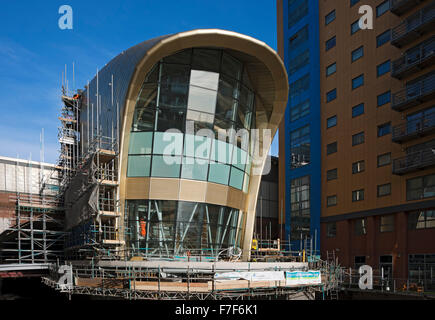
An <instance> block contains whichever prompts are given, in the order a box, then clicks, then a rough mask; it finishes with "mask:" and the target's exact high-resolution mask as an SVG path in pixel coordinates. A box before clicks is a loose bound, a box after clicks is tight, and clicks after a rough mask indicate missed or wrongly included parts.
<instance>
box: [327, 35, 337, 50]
mask: <svg viewBox="0 0 435 320" xmlns="http://www.w3.org/2000/svg"><path fill="white" fill-rule="evenodd" d="M332 42H334V44H333V45H332V46H328V44H330V43H332ZM336 46H337V37H336V36H333V37H331V38H329V39H328V40H326V41H325V51H329V50H331V49H332V48H335V47H336Z"/></svg>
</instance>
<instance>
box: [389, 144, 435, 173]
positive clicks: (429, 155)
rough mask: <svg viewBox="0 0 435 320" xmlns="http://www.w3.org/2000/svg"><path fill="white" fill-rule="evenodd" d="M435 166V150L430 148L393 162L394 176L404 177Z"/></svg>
mask: <svg viewBox="0 0 435 320" xmlns="http://www.w3.org/2000/svg"><path fill="white" fill-rule="evenodd" d="M433 165H435V149H433V148H428V149H424V150H421V151H418V152H414V153H411V154H408V155H406V156H405V157H403V158H399V159H395V160H394V162H393V174H397V175H403V174H406V173H409V172H414V171H417V170H422V169H425V168H428V167H430V166H433Z"/></svg>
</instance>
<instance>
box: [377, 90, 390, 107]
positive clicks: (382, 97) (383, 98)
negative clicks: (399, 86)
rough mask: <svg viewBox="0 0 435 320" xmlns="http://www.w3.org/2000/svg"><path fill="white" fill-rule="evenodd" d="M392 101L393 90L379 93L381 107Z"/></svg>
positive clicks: (379, 105)
mask: <svg viewBox="0 0 435 320" xmlns="http://www.w3.org/2000/svg"><path fill="white" fill-rule="evenodd" d="M390 101H391V91H387V92H384V93H382V94H380V95H378V107H381V106H383V105H385V104H387V103H390Z"/></svg>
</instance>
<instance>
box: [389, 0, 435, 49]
mask: <svg viewBox="0 0 435 320" xmlns="http://www.w3.org/2000/svg"><path fill="white" fill-rule="evenodd" d="M434 20H435V4H434V3H431V4H429V5H428V6H426V7H424V8H422V9H421V10H419V11H417V12H416V13H415V14H413V15H411V16H410V17H408V18H407V19H405V20H404V21H403V22H402V23H400V24H399V25H398V26H396V27H395V28H393V29H392V30H391V44H393V45H398V46H402V45H404V44H406V43H409V42H412V41H414V40H415V39H416V38H415V34H417V35H418V32H420V31H422V30H423V29H424V27H426V26H427V25H428V24H429V23H431V22H433V21H434Z"/></svg>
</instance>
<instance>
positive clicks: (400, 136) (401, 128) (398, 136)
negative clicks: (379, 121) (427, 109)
mask: <svg viewBox="0 0 435 320" xmlns="http://www.w3.org/2000/svg"><path fill="white" fill-rule="evenodd" d="M433 132H435V112H433V113H430V114H428V115H424V116H421V117H420V118H417V119H412V120H409V121H406V122H405V123H402V124H400V125H398V126H395V127H394V128H393V137H392V139H393V142H399V143H402V142H405V141H408V140H411V139H413V138H416V137H422V136H425V135H428V134H430V133H433Z"/></svg>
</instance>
